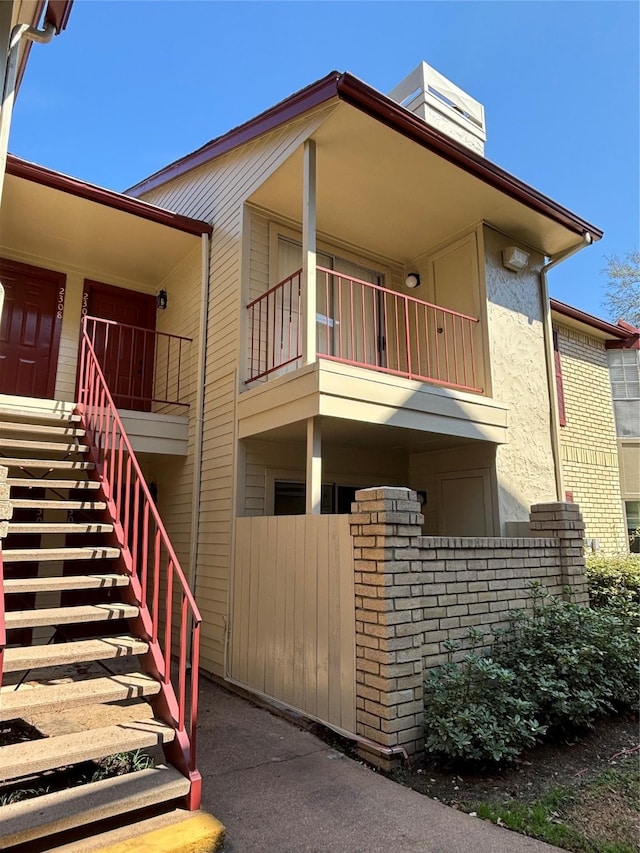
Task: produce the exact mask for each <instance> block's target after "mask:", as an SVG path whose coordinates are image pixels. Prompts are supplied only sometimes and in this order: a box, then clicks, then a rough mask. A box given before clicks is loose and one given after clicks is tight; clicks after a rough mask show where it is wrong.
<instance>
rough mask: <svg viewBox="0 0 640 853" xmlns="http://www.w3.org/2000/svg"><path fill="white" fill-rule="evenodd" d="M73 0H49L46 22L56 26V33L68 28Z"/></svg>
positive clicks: (45, 15)
mask: <svg viewBox="0 0 640 853" xmlns="http://www.w3.org/2000/svg"><path fill="white" fill-rule="evenodd" d="M72 6H73V0H49V2H48V3H47V8H46V9H45V13H44V22H45V24H53V26H54V27H55V28H56V33H61V32H62V31H63V30H64V29H66V26H67V22H68V21H69V15H70V14H71V7H72Z"/></svg>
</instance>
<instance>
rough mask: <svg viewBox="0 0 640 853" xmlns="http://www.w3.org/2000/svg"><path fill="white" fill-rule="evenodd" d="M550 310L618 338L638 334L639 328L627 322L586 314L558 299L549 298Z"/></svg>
mask: <svg viewBox="0 0 640 853" xmlns="http://www.w3.org/2000/svg"><path fill="white" fill-rule="evenodd" d="M549 303H550V305H551V310H552V311H555V312H556V313H558V314H562V315H563V316H565V317H569V318H570V319H571V320H577V321H578V322H579V323H584V324H585V325H586V326H591V327H592V328H593V329H598V330H599V331H600V332H605V333H606V334H608V335H611V336H612V337H614V338H617V339H618V340H627V339H629V338H631V337H634V336H635V335H640V329H636V328H635V327H634V326H630V325H629V324H628V323H624V325H623V324H622V323H618V325H614V324H613V323H608V322H607V321H606V320H601V319H600V318H599V317H594V316H593V314H587V313H586V312H585V311H581V310H580V309H579V308H574V307H573V305H567V304H566V302H560V301H559V300H558V299H550V300H549Z"/></svg>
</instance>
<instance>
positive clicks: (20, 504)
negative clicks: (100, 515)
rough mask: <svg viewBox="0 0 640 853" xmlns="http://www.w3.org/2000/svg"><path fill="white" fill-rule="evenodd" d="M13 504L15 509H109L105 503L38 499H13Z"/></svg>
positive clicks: (0, 462)
mask: <svg viewBox="0 0 640 853" xmlns="http://www.w3.org/2000/svg"><path fill="white" fill-rule="evenodd" d="M0 464H2V460H1V459H0ZM11 504H12V505H13V507H14V509H84V510H87V511H89V510H99V509H106V507H107V505H106V503H105V502H104V501H90V500H89V501H65V500H61V501H56V500H51V501H48V500H39V499H38V498H12V500H11Z"/></svg>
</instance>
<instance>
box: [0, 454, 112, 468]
mask: <svg viewBox="0 0 640 853" xmlns="http://www.w3.org/2000/svg"><path fill="white" fill-rule="evenodd" d="M0 465H5V466H6V467H7V468H10V469H12V470H14V469H16V468H29V469H35V470H39V469H44V470H48V471H55V470H60V471H93V469H94V468H95V467H96V466H95V464H94V463H93V462H85V461H84V460H82V459H38V458H34V457H31V458H28V459H27V458H24V457H16V456H7V457H0Z"/></svg>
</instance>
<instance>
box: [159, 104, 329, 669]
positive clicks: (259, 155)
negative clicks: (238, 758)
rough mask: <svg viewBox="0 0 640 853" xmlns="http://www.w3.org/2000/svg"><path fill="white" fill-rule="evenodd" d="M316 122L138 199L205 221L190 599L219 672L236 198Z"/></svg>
mask: <svg viewBox="0 0 640 853" xmlns="http://www.w3.org/2000/svg"><path fill="white" fill-rule="evenodd" d="M316 121H317V116H314V115H311V116H310V117H307V118H305V119H302V120H300V121H299V122H296V123H293V124H291V125H288V126H287V127H286V128H283V129H280V130H276V131H274V132H272V133H270V134H267V135H265V136H264V137H261V138H260V139H258V140H256V141H254V142H252V143H249V144H247V145H245V146H243V147H242V148H239V149H237V150H236V151H232V152H230V153H229V154H226V155H224V156H222V157H220V158H219V159H217V160H215V161H214V162H213V163H211V164H207V165H206V166H202V167H200V168H198V169H195V170H193V171H192V172H189V173H188V174H187V175H184V176H182V177H180V178H178V179H176V180H175V181H172V182H170V183H169V184H166V185H165V186H163V187H160V188H159V189H157V190H154V191H152V192H150V193H148V194H147V195H146V196H145V200H146V201H150V202H152V203H155V204H159V205H161V206H163V207H167V208H169V209H171V210H175V211H177V212H179V213H184V214H186V215H188V216H193V217H196V218H199V219H204V220H206V221H208V222H211V223H212V224H213V229H214V230H213V235H212V238H211V255H210V270H211V273H210V299H209V306H208V312H209V318H208V319H209V334H208V340H207V349H206V360H207V379H206V387H205V412H204V417H205V429H204V437H203V463H202V478H203V482H202V505H201V515H200V539H199V549H198V565H197V583H196V596H197V599H198V603H199V606H200V608H201V610H202V613H203V626H202V665H203V667H204V668H205V669H208V670H210V671H212V672H215V673H216V674H218V675H223V674H224V656H225V630H226V618H227V594H228V583H229V572H230V563H231V539H232V525H233V508H232V507H233V496H234V434H235V423H234V408H235V395H236V393H237V384H238V382H237V365H238V358H239V337H240V310H241V296H240V294H241V281H240V277H241V257H242V252H241V236H242V235H241V231H242V221H243V215H242V213H243V203H244V201H245V200H246V199H247V198H248V196H250V194H251V193H252V192H253V190H254V189H255V188H256V187H257V186H259V184H260V183H262V181H263V180H264V179H265V178H266V176H267V175H268V174H269V172H270V171H271V170H272V169H273V168H275V167H276V166H277V165H278V163H279V162H280V161H281V160H282V158H283V157H286V156H287V155H288V154H289V153H292V152H293V151H294V150H295V149H296V148H297V147H298V146H299V145H300V144H301V143H302V141H303V140H304V138H305V137H306V136H307V134H308V130H309V128H310V127H312V126H313V125H314V124H315V122H316Z"/></svg>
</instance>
